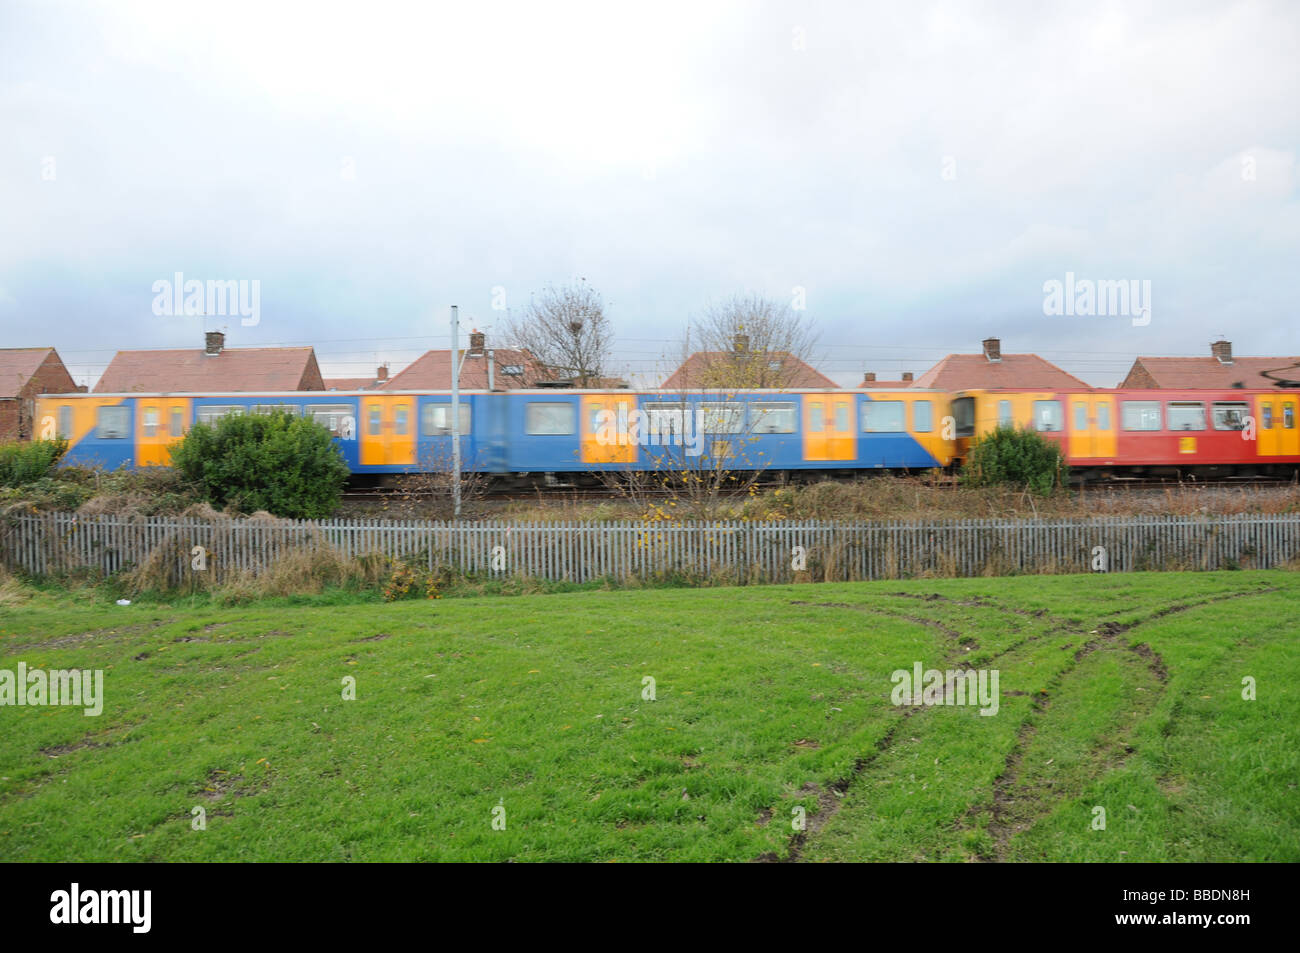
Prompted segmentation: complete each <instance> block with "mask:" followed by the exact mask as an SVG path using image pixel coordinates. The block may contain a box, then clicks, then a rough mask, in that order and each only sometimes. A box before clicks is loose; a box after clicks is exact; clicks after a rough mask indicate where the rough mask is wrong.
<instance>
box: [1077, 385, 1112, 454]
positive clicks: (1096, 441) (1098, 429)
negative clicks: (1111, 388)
mask: <svg viewBox="0 0 1300 953" xmlns="http://www.w3.org/2000/svg"><path fill="white" fill-rule="evenodd" d="M1069 413H1070V418H1069V419H1070V436H1069V442H1068V454H1069V458H1070V459H1071V460H1075V459H1092V460H1096V459H1103V458H1109V459H1113V458H1114V456H1115V453H1116V449H1117V440H1116V435H1115V399H1114V398H1113V397H1110V396H1101V395H1098V394H1071V395H1070V411H1069Z"/></svg>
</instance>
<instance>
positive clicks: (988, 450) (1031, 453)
mask: <svg viewBox="0 0 1300 953" xmlns="http://www.w3.org/2000/svg"><path fill="white" fill-rule="evenodd" d="M1069 473H1070V468H1069V467H1068V466H1066V463H1065V455H1064V454H1063V453H1062V452H1061V448H1060V447H1059V446H1058V445H1057V444H1054V443H1052V442H1051V441H1050V440H1046V439H1044V438H1043V436H1042V435H1041V434H1039V433H1037V432H1036V431H1033V430H1018V429H1016V428H1014V427H998V428H997V429H996V430H994V431H993V432H992V433H990V434H987V435H986V436H984V437H981V438H980V439H978V440H976V441H975V444H974V446H972V447H971V450H970V455H969V456H968V457H967V458H966V461H965V463H963V464H962V468H961V479H962V482H963V483H966V484H968V485H970V486H1015V487H1023V488H1025V489H1029V490H1032V491H1033V492H1035V493H1039V494H1042V495H1044V496H1046V495H1047V494H1048V493H1051V492H1052V491H1053V490H1055V489H1057V488H1058V487H1062V486H1064V485H1065V483H1066V480H1067V479H1068V477H1069Z"/></svg>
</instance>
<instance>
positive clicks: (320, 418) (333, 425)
mask: <svg viewBox="0 0 1300 953" xmlns="http://www.w3.org/2000/svg"><path fill="white" fill-rule="evenodd" d="M302 412H303V414H305V415H306V416H308V417H310V418H311V419H312V420H314V421H316V423H318V424H320V425H321V426H322V427H324V428H325V429H326V430H328V431H329V432H330V434H331V435H332V436H335V437H343V436H348V437H349V439H350V437H351V435H350V434H347V435H345V434H344V432H343V431H344V429H345V428H347V421H348V420H350V419H351V418H352V406H351V405H350V404H308V405H307V406H306V407H304V408H303V409H302Z"/></svg>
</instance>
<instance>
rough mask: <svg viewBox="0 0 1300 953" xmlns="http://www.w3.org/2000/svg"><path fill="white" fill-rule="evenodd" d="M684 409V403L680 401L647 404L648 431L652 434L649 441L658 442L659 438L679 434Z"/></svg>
mask: <svg viewBox="0 0 1300 953" xmlns="http://www.w3.org/2000/svg"><path fill="white" fill-rule="evenodd" d="M685 410H686V405H685V404H681V403H669V402H667V401H657V402H655V403H653V404H647V405H646V412H647V413H648V414H649V415H650V430H649V433H650V434H651V435H652V437H651V442H652V443H655V444H658V442H659V440H660V439H664V438H669V437H670V436H671V435H672V434H681V432H682V414H683V413H684V412H685Z"/></svg>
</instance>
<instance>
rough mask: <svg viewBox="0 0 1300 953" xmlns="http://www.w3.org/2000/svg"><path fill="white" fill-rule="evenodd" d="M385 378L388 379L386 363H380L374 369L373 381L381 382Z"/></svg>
mask: <svg viewBox="0 0 1300 953" xmlns="http://www.w3.org/2000/svg"><path fill="white" fill-rule="evenodd" d="M386 380H388V365H387V364H380V365H379V367H378V368H377V369H376V370H375V383H376V384H382V383H383V382H384V381H386Z"/></svg>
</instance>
